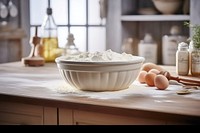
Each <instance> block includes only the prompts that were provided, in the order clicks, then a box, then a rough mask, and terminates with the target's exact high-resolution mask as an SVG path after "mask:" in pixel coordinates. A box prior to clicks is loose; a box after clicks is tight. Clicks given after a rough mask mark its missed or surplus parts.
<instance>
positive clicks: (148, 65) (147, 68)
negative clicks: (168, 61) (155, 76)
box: [141, 62, 164, 72]
mask: <svg viewBox="0 0 200 133" xmlns="http://www.w3.org/2000/svg"><path fill="white" fill-rule="evenodd" d="M151 69H157V70H159V71H164V69H163V68H162V67H161V66H158V65H156V64H154V63H150V62H149V63H144V64H143V65H142V67H141V70H144V71H147V72H149V71H150V70H151Z"/></svg>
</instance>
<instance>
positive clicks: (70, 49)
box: [65, 33, 79, 55]
mask: <svg viewBox="0 0 200 133" xmlns="http://www.w3.org/2000/svg"><path fill="white" fill-rule="evenodd" d="M74 40H75V39H74V35H73V34H72V33H70V34H69V35H68V38H67V43H66V45H65V55H69V54H78V53H79V50H78V48H77V47H76V45H75V43H74Z"/></svg>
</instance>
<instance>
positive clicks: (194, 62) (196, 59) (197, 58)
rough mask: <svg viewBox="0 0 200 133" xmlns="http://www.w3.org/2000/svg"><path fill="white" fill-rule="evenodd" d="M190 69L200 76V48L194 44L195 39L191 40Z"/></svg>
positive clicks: (193, 73) (192, 73)
mask: <svg viewBox="0 0 200 133" xmlns="http://www.w3.org/2000/svg"><path fill="white" fill-rule="evenodd" d="M189 51H190V65H191V66H190V69H191V75H192V76H200V48H195V47H194V46H193V41H191V42H190V49H189Z"/></svg>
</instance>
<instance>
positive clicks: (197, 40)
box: [184, 22, 200, 49]
mask: <svg viewBox="0 0 200 133" xmlns="http://www.w3.org/2000/svg"><path fill="white" fill-rule="evenodd" d="M184 25H186V26H188V27H189V28H191V29H192V32H193V35H192V38H191V40H192V41H193V44H194V48H197V49H200V25H197V24H196V25H192V24H190V23H188V22H184Z"/></svg>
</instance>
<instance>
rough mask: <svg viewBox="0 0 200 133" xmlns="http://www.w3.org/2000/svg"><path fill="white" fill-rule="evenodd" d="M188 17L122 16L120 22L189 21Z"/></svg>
mask: <svg viewBox="0 0 200 133" xmlns="http://www.w3.org/2000/svg"><path fill="white" fill-rule="evenodd" d="M189 20H190V16H189V15H122V16H121V21H189Z"/></svg>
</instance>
